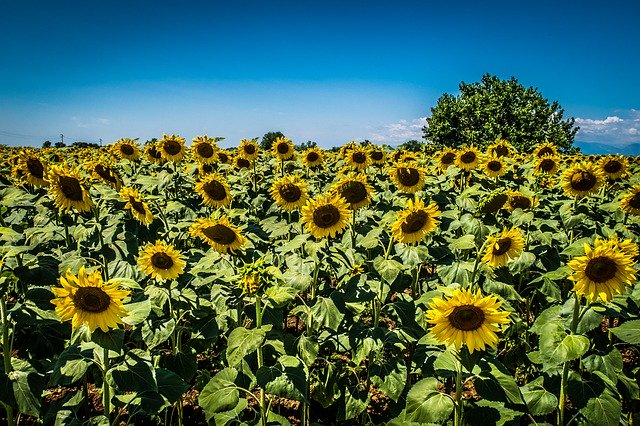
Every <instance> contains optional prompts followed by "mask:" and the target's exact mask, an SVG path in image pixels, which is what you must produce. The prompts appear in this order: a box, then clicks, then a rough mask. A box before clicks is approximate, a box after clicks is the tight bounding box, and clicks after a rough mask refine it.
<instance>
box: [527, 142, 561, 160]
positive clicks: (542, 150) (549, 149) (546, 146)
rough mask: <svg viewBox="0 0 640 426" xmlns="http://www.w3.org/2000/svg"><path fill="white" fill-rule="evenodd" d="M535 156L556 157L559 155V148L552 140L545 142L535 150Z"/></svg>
mask: <svg viewBox="0 0 640 426" xmlns="http://www.w3.org/2000/svg"><path fill="white" fill-rule="evenodd" d="M533 155H534V157H545V156H551V157H556V156H557V155H558V149H557V148H556V146H555V145H554V144H552V143H550V142H544V143H541V144H539V145H538V146H537V147H536V149H534V150H533Z"/></svg>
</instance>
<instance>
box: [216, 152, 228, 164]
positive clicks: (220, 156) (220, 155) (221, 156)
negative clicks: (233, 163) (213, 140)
mask: <svg viewBox="0 0 640 426" xmlns="http://www.w3.org/2000/svg"><path fill="white" fill-rule="evenodd" d="M218 161H220V162H221V163H223V164H224V163H226V162H227V161H229V156H228V155H227V154H226V153H225V152H219V153H218Z"/></svg>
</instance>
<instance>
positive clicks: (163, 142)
mask: <svg viewBox="0 0 640 426" xmlns="http://www.w3.org/2000/svg"><path fill="white" fill-rule="evenodd" d="M184 142H185V140H184V138H181V137H180V136H178V135H171V136H167V135H165V134H163V135H162V139H160V140H159V141H158V142H157V145H156V149H157V150H158V151H160V155H162V158H164V159H165V160H166V161H173V162H176V163H177V162H180V161H182V159H183V158H184V156H185V155H186V154H187V150H186V148H185V147H184Z"/></svg>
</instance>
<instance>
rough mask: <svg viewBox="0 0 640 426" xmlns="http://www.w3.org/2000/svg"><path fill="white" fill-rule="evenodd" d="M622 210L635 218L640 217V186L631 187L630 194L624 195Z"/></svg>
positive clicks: (621, 202)
mask: <svg viewBox="0 0 640 426" xmlns="http://www.w3.org/2000/svg"><path fill="white" fill-rule="evenodd" d="M620 208H621V209H622V211H624V212H625V213H628V214H632V215H634V216H639V215H640V185H635V186H633V187H631V189H630V190H629V192H627V193H626V194H624V196H623V197H622V199H621V200H620Z"/></svg>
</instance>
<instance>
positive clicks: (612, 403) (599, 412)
mask: <svg viewBox="0 0 640 426" xmlns="http://www.w3.org/2000/svg"><path fill="white" fill-rule="evenodd" d="M580 414H582V415H583V416H584V417H585V419H586V420H587V421H588V422H589V423H590V424H594V425H617V424H620V415H621V414H622V404H621V401H620V399H619V398H618V397H617V395H614V394H613V392H611V391H610V390H609V389H605V390H604V391H603V392H602V393H601V394H599V395H596V396H594V397H593V398H590V399H589V400H588V401H587V405H586V406H585V407H584V408H583V409H581V410H580Z"/></svg>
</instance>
